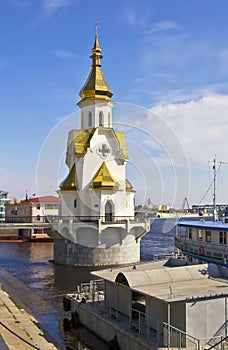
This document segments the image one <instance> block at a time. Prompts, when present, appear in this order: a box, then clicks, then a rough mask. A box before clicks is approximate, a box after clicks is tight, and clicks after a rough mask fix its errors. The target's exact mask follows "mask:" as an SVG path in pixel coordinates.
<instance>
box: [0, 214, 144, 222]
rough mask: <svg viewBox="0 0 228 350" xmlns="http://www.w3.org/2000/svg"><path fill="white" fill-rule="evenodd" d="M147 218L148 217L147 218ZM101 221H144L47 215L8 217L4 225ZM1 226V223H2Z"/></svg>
mask: <svg viewBox="0 0 228 350" xmlns="http://www.w3.org/2000/svg"><path fill="white" fill-rule="evenodd" d="M145 218H146V217H145ZM99 220H101V222H102V223H120V224H121V223H126V222H127V221H131V222H133V221H134V222H141V221H142V220H143V218H142V216H140V217H137V216H112V215H106V216H105V215H104V216H102V215H100V216H89V215H88V216H70V215H69V216H59V215H47V216H40V215H34V216H7V217H6V218H5V221H3V222H2V223H6V224H7V223H12V224H13V223H50V224H58V223H64V222H65V223H77V222H84V223H98V222H99ZM0 224H1V222H0Z"/></svg>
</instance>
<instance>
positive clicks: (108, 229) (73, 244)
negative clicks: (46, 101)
mask: <svg viewBox="0 0 228 350" xmlns="http://www.w3.org/2000/svg"><path fill="white" fill-rule="evenodd" d="M90 58H91V60H92V68H91V71H90V74H89V76H88V79H87V80H86V82H85V84H84V86H83V87H82V89H81V91H80V94H79V95H80V98H81V99H80V101H79V102H78V106H79V108H80V110H81V129H80V130H71V131H69V134H68V142H67V151H66V164H67V166H68V168H69V172H68V175H67V177H66V178H65V179H64V180H63V181H62V183H61V184H60V188H59V190H58V194H59V220H58V222H53V223H52V225H53V228H54V231H53V236H54V261H55V262H56V263H58V264H75V265H91V266H102V265H122V264H128V263H133V262H138V261H139V260H140V240H141V238H142V237H143V236H144V235H145V234H146V233H147V232H148V231H149V230H150V222H149V220H146V219H145V220H144V219H137V218H136V217H135V215H134V195H135V191H134V189H133V186H132V184H131V183H130V182H129V181H128V179H127V178H126V164H127V162H128V152H127V147H126V140H125V136H124V133H123V132H119V131H115V130H114V129H113V127H112V108H113V106H114V103H113V101H112V100H111V98H112V95H113V92H112V90H111V88H110V87H109V85H108V84H107V82H106V80H105V78H104V76H103V73H102V70H101V59H102V55H101V48H100V46H99V42H98V34H97V33H96V36H95V42H94V46H93V48H92V54H91V56H90Z"/></svg>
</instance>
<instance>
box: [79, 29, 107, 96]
mask: <svg viewBox="0 0 228 350" xmlns="http://www.w3.org/2000/svg"><path fill="white" fill-rule="evenodd" d="M90 58H91V59H92V69H91V72H90V74H89V77H88V79H87V80H86V83H85V85H84V86H83V88H82V89H81V91H80V93H79V95H80V97H81V98H82V100H94V99H101V100H106V101H108V100H110V98H111V97H112V95H113V92H112V89H111V88H110V87H109V86H108V84H107V83H106V81H105V78H104V76H103V73H102V71H101V63H100V60H101V59H102V55H101V48H100V46H99V42H98V34H97V33H96V36H95V42H94V46H93V48H92V55H91V56H90Z"/></svg>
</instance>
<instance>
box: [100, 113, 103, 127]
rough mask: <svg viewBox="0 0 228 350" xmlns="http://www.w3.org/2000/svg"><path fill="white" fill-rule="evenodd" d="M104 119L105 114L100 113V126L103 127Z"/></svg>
mask: <svg viewBox="0 0 228 350" xmlns="http://www.w3.org/2000/svg"><path fill="white" fill-rule="evenodd" d="M103 119H104V115H103V112H102V111H100V113H99V126H103Z"/></svg>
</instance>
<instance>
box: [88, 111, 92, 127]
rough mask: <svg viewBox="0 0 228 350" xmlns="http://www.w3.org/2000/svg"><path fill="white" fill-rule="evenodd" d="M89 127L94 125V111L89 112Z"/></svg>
mask: <svg viewBox="0 0 228 350" xmlns="http://www.w3.org/2000/svg"><path fill="white" fill-rule="evenodd" d="M88 125H89V127H91V126H92V113H91V112H89V123H88Z"/></svg>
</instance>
